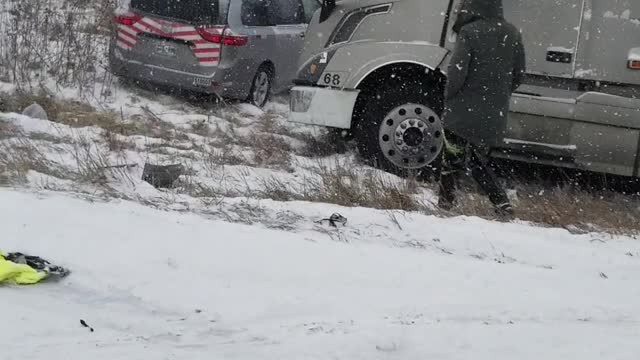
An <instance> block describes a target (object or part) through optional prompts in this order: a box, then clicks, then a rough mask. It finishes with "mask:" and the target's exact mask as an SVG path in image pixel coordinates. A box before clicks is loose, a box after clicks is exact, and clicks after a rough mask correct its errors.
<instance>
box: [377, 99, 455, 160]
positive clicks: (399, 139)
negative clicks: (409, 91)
mask: <svg viewBox="0 0 640 360" xmlns="http://www.w3.org/2000/svg"><path fill="white" fill-rule="evenodd" d="M378 141H379V144H380V149H381V150H382V153H383V154H384V156H385V157H386V158H387V160H389V161H390V162H391V163H393V164H394V165H395V166H397V167H399V168H405V169H420V168H423V167H425V166H427V165H429V164H430V163H431V162H433V161H434V160H435V159H436V158H437V156H438V154H439V153H440V151H442V147H443V146H444V130H443V127H442V121H441V120H440V116H438V114H436V113H435V112H434V111H433V110H432V109H430V108H429V107H427V106H425V105H421V104H412V103H408V104H405V105H402V106H398V107H397V108H395V109H393V110H391V111H390V112H389V113H388V114H387V116H385V118H384V119H383V120H382V123H381V124H380V134H379V138H378Z"/></svg>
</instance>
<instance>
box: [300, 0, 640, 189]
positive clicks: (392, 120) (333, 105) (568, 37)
mask: <svg viewBox="0 0 640 360" xmlns="http://www.w3.org/2000/svg"><path fill="white" fill-rule="evenodd" d="M458 1H459V0H390V1H381V0H365V1H354V0H344V1H338V2H335V1H332V0H326V1H325V2H324V5H323V8H322V9H321V10H320V11H318V12H317V13H316V14H315V15H314V17H313V19H312V20H311V23H310V25H309V27H308V29H307V35H306V40H305V46H304V49H303V52H302V56H301V58H300V61H299V66H298V71H297V76H296V80H295V84H296V86H295V87H294V88H293V90H292V97H291V112H290V121H293V122H298V123H304V124H313V125H319V126H326V127H330V128H336V129H343V130H348V131H349V132H351V133H353V135H354V137H355V140H356V142H357V144H358V149H359V151H360V153H361V154H362V155H363V157H364V158H365V159H368V160H371V161H372V163H373V164H375V165H378V166H379V167H381V168H383V169H385V170H389V171H393V172H406V171H408V170H411V171H421V170H426V169H429V167H430V166H432V165H433V164H434V163H435V162H436V159H437V158H438V154H439V153H440V151H441V150H442V147H443V130H442V119H441V118H440V116H441V114H442V111H443V99H442V98H443V91H444V84H445V83H446V76H447V74H446V70H447V65H448V60H449V55H450V51H451V49H453V47H454V46H455V41H456V36H455V33H454V32H453V31H452V30H451V27H452V24H453V23H454V21H455V13H454V11H453V9H455V8H456V6H457V2H458ZM504 8H505V18H506V19H507V20H508V21H509V22H511V23H513V24H514V25H515V26H516V27H518V28H519V29H520V31H521V33H522V35H523V39H524V42H525V51H526V56H527V75H526V78H525V81H524V83H523V85H522V86H520V88H518V89H517V90H516V92H515V93H514V94H513V96H512V100H511V111H510V113H509V117H508V125H507V131H506V136H505V137H504V139H503V140H502V143H501V144H500V145H499V146H497V147H495V148H493V149H490V154H491V155H492V156H493V157H496V158H506V159H512V160H518V161H525V162H530V163H540V164H547V165H553V166H561V167H568V168H576V169H581V170H587V171H595V172H601V173H607V174H615V175H623V176H634V177H639V176H640V154H639V147H640V99H638V97H639V96H640V3H638V2H637V1H632V0H543V1H536V2H530V1H526V0H513V1H505V2H504Z"/></svg>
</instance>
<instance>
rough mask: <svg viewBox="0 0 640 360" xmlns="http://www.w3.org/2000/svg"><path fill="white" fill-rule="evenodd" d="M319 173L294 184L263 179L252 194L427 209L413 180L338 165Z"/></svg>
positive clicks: (278, 179) (287, 199)
mask: <svg viewBox="0 0 640 360" xmlns="http://www.w3.org/2000/svg"><path fill="white" fill-rule="evenodd" d="M314 175H316V176H314V177H311V178H306V179H303V180H302V181H301V183H300V184H298V185H297V186H295V187H293V188H292V184H290V183H288V182H285V181H283V180H281V179H280V178H278V177H271V178H268V179H264V180H263V181H262V182H261V183H260V184H259V188H258V190H254V191H251V193H252V195H253V196H256V197H259V198H269V199H273V200H277V201H293V200H298V201H310V202H323V203H329V204H336V205H341V206H358V207H368V208H374V209H382V210H407V211H425V212H426V211H428V209H427V208H426V207H425V206H424V205H423V204H421V203H420V202H418V201H417V200H416V198H415V195H416V194H417V192H418V188H417V185H416V183H415V182H414V181H410V180H399V179H397V178H393V177H388V176H386V175H385V174H381V173H380V172H377V171H364V172H362V171H358V170H356V169H354V168H353V167H346V166H342V165H338V166H335V167H328V166H321V167H318V168H317V170H316V173H315V174H314Z"/></svg>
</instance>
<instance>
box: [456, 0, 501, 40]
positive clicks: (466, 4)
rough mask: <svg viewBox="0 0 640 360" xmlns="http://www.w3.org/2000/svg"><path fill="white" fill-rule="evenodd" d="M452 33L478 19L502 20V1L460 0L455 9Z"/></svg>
mask: <svg viewBox="0 0 640 360" xmlns="http://www.w3.org/2000/svg"><path fill="white" fill-rule="evenodd" d="M456 15H457V18H456V22H455V24H454V25H453V31H455V32H460V29H462V27H463V26H465V25H467V24H469V23H472V22H474V21H476V20H480V19H485V20H487V19H503V18H504V12H503V10H502V0H462V2H461V3H460V5H459V6H458V9H457V14H456Z"/></svg>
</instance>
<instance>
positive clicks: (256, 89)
mask: <svg viewBox="0 0 640 360" xmlns="http://www.w3.org/2000/svg"><path fill="white" fill-rule="evenodd" d="M268 94H269V75H268V74H267V73H266V72H264V71H260V72H259V73H258V74H257V75H256V79H255V81H254V83H253V103H254V104H255V105H257V106H262V105H264V103H265V102H266V101H267V95H268Z"/></svg>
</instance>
